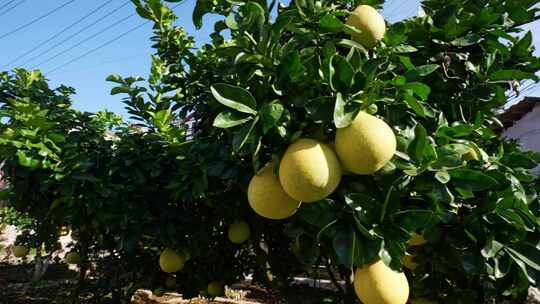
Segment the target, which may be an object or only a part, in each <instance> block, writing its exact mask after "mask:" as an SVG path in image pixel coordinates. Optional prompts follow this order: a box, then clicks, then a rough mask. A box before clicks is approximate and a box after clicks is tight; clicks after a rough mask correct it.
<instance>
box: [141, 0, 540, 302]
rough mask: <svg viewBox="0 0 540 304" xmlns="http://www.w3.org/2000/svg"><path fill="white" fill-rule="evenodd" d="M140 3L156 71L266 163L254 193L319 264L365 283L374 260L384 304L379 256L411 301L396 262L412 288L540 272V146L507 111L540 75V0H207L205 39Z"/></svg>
mask: <svg viewBox="0 0 540 304" xmlns="http://www.w3.org/2000/svg"><path fill="white" fill-rule="evenodd" d="M169 2H175V1H169ZM135 3H136V4H137V10H138V12H139V14H140V15H141V16H142V17H144V18H147V19H150V20H152V21H154V23H155V26H154V29H155V34H156V36H155V37H154V40H155V41H156V43H155V48H156V55H155V56H154V58H153V70H152V71H153V74H152V75H153V76H151V78H150V82H152V78H153V77H154V78H155V75H159V76H160V77H159V79H160V81H161V86H162V88H163V90H164V92H163V93H164V94H165V93H168V96H169V98H167V103H166V104H165V106H166V107H167V108H169V109H171V111H173V112H175V113H178V116H179V119H180V120H183V121H185V120H190V121H191V123H190V131H191V133H192V138H193V140H194V145H197V144H199V143H201V142H206V141H208V140H210V141H211V142H219V144H220V146H221V149H222V150H223V151H226V153H227V155H229V157H230V160H231V163H230V164H229V165H230V166H232V167H231V168H238V167H240V168H243V170H247V168H248V167H249V169H250V170H251V171H250V172H251V175H254V176H255V177H253V178H252V180H251V183H250V187H249V189H248V193H245V194H242V193H238V194H237V195H236V200H237V201H240V202H243V204H244V205H248V203H249V205H250V206H251V207H252V209H253V211H254V212H253V214H252V215H253V216H255V217H257V216H261V215H262V216H263V217H264V218H267V220H266V223H268V225H274V224H275V223H276V219H283V218H287V217H288V216H289V217H288V218H287V219H286V220H281V221H279V223H281V225H278V226H274V227H273V229H276V230H279V231H283V232H284V233H286V234H287V236H288V237H289V238H288V239H287V242H290V243H291V248H292V251H293V252H294V253H295V255H296V256H297V258H298V259H299V261H301V262H302V263H303V264H304V265H307V266H311V265H314V264H316V263H321V261H322V262H323V263H326V262H328V263H329V264H328V265H330V266H338V268H339V272H340V274H341V277H342V278H344V279H346V280H347V281H349V283H351V282H350V274H351V273H353V272H354V271H355V269H359V270H357V271H356V282H357V283H358V284H356V285H355V287H356V291H357V293H358V295H359V296H360V298H361V299H362V300H363V301H364V302H366V303H378V302H377V301H376V300H373V299H374V298H376V297H378V296H381V295H380V294H379V295H372V294H369V292H366V291H365V290H366V289H369V288H370V287H373V286H375V285H376V284H375V283H376V282H373V283H374V284H372V285H370V286H362V285H364V283H362V282H369V280H370V278H371V277H372V276H376V275H374V274H373V273H379V272H380V273H383V275H382V277H387V280H388V282H385V283H386V286H394V287H395V288H397V289H395V290H403V289H406V290H403V291H402V292H401V291H396V293H398V294H399V293H402V294H403V295H404V296H403V297H404V298H405V299H406V294H407V292H408V288H405V287H403V286H405V285H406V282H403V277H396V276H394V274H388V275H384V273H386V271H387V269H386V268H391V269H393V270H395V271H405V272H406V274H407V278H408V281H409V284H410V285H411V288H412V291H411V298H413V299H415V298H416V299H418V298H423V299H428V300H432V301H443V302H445V303H446V302H448V303H454V302H456V303H458V302H459V303H478V302H481V301H483V300H485V299H487V298H490V297H523V295H524V294H525V293H526V290H527V287H528V286H529V285H530V284H533V283H534V282H535V279H536V276H537V272H538V270H540V268H539V263H538V262H539V260H538V258H539V253H538V241H539V239H538V211H539V210H538V206H539V205H538V198H537V194H536V191H537V190H538V185H539V184H538V180H537V179H536V178H535V177H533V176H531V175H530V174H529V173H528V170H529V169H531V168H532V167H534V166H535V165H536V164H537V163H538V156H537V155H535V154H533V153H530V152H523V151H520V150H519V148H518V146H517V145H516V143H513V142H509V141H506V140H504V139H503V138H502V137H501V136H500V130H501V124H500V122H499V121H498V119H497V117H496V110H497V109H499V108H500V107H502V106H503V105H504V104H505V103H506V101H507V97H506V94H505V92H507V91H508V90H512V89H515V87H516V84H517V83H519V82H521V81H524V80H527V79H532V80H538V78H537V76H535V74H534V73H535V72H537V71H538V70H539V68H540V61H539V59H538V58H537V57H534V56H533V55H532V51H533V48H532V34H531V33H530V32H527V33H524V34H518V33H520V32H521V30H520V26H522V25H524V24H527V23H529V22H532V21H534V20H536V19H538V16H537V11H538V9H537V8H534V6H535V5H536V4H537V1H519V2H518V1H463V0H454V1H439V0H432V1H424V2H423V3H422V9H423V11H422V15H421V16H419V17H415V18H411V19H408V20H404V21H401V22H397V23H394V24H385V22H384V20H382V17H381V16H380V15H379V14H378V13H377V12H376V11H375V10H374V9H373V8H380V7H381V5H382V1H377V0H373V1H310V0H302V1H292V2H291V3H289V4H287V5H283V4H279V3H277V2H275V1H271V2H266V1H225V0H223V1H219V0H218V1H212V2H209V1H203V0H199V1H197V5H196V7H195V10H194V12H193V22H194V23H195V25H196V26H198V27H200V26H201V25H202V21H203V16H204V15H205V14H207V13H213V14H218V15H221V16H223V18H222V19H221V20H219V21H217V22H216V23H215V24H214V29H215V32H214V33H213V34H211V39H212V42H211V43H208V44H205V45H204V46H202V47H201V48H200V49H198V50H196V51H193V50H192V49H193V45H194V40H193V38H192V37H189V36H187V35H186V33H185V32H184V31H183V29H182V28H181V27H176V26H174V25H173V24H174V23H173V22H174V20H175V18H174V16H173V13H172V12H171V10H170V9H168V8H167V7H166V6H164V4H163V3H160V1H145V2H140V1H135ZM381 20H382V21H381ZM386 26H388V28H387V29H385V28H386ZM169 102H170V104H169ZM261 169H262V171H260V170H261ZM244 172H246V171H244ZM257 172H259V174H256V173H257ZM209 191H213V189H212V188H209ZM299 203H301V205H300V207H299V208H298V211H297V212H296V213H295V211H296V210H295V209H296V207H298V204H299ZM255 214H257V215H255ZM293 214H294V215H293ZM272 219H273V220H272ZM264 237H265V236H264V235H263V238H264ZM378 261H379V262H378ZM381 261H382V265H383V266H381ZM269 262H270V266H271V267H273V266H274V265H275V264H278V263H279V260H277V261H276V260H274V263H272V258H270V261H269ZM403 265H405V266H408V269H406V268H404V267H403ZM276 267H277V265H276ZM379 268H380V269H381V270H378V269H379ZM328 269H329V270H332V269H333V268H332V267H329V268H328ZM366 277H367V278H366ZM394 277H395V279H394ZM383 281H384V280H383ZM368 285H369V284H368ZM347 286H349V287H350V286H352V285H351V284H348V285H347ZM349 289H350V288H349ZM388 289H391V288H388ZM363 290H364V291H363ZM392 291H393V290H392ZM382 296H383V297H384V295H382ZM403 297H402V298H403ZM370 301H371V302H370ZM373 301H375V302H373ZM381 301H382V300H381ZM388 301H390V302H388V303H401V301H402V299H397V300H395V302H392V301H391V300H388ZM384 303H387V302H384Z"/></svg>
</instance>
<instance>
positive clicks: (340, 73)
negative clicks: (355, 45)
mask: <svg viewBox="0 0 540 304" xmlns="http://www.w3.org/2000/svg"><path fill="white" fill-rule="evenodd" d="M353 77H354V69H353V67H352V65H351V64H350V63H349V62H348V61H347V59H346V58H345V57H343V56H340V55H334V56H332V58H331V59H330V87H331V88H332V89H333V90H335V91H338V92H345V91H347V90H348V89H349V88H350V86H351V84H352V80H353Z"/></svg>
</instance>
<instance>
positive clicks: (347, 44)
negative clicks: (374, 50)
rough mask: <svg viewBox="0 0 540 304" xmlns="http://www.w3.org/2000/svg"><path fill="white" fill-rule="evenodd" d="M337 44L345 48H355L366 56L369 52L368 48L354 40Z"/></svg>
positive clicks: (340, 41)
mask: <svg viewBox="0 0 540 304" xmlns="http://www.w3.org/2000/svg"><path fill="white" fill-rule="evenodd" d="M336 44H337V45H340V46H343V47H348V48H355V49H357V50H359V51H360V52H362V54H364V55H366V56H367V54H368V51H367V50H366V48H365V47H364V46H363V45H361V44H360V43H358V42H356V41H354V40H350V39H340V40H337V41H336Z"/></svg>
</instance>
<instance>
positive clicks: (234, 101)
mask: <svg viewBox="0 0 540 304" xmlns="http://www.w3.org/2000/svg"><path fill="white" fill-rule="evenodd" d="M210 89H211V91H212V95H213V96H214V98H215V99H216V100H217V101H218V102H219V103H221V104H222V105H224V106H227V107H229V108H232V109H235V110H237V111H239V112H242V113H248V114H257V111H256V110H255V109H256V108H257V102H256V101H255V98H254V97H253V95H251V93H250V92H249V91H248V90H246V89H243V88H241V87H237V86H232V85H228V84H224V83H218V84H215V85H213V86H212V87H210Z"/></svg>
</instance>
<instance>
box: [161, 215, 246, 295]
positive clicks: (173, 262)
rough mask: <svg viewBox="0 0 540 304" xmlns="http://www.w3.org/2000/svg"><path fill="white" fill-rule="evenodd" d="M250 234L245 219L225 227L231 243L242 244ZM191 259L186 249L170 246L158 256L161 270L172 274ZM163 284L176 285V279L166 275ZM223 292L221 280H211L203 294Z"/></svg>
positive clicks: (182, 267) (221, 293)
mask: <svg viewBox="0 0 540 304" xmlns="http://www.w3.org/2000/svg"><path fill="white" fill-rule="evenodd" d="M250 236H251V229H250V227H249V224H248V223H246V222H245V221H236V222H233V223H231V224H230V225H229V226H228V229H227V237H228V239H229V241H230V242H231V243H233V244H243V243H244V242H246V241H247V240H248V239H249V237H250ZM190 259H191V254H190V252H189V251H187V250H181V252H179V251H177V250H174V249H172V248H165V249H164V250H163V251H162V252H161V254H160V256H159V266H160V268H161V270H162V271H163V272H166V273H169V274H171V275H172V274H174V273H176V272H178V271H181V270H182V269H184V265H185V263H186V262H188V261H189V260H190ZM165 285H166V286H167V287H169V288H172V287H174V286H175V285H176V279H175V278H174V277H173V276H169V277H167V280H166V282H165ZM224 292H225V290H224V284H223V282H221V281H212V282H210V283H209V284H208V286H207V288H206V291H205V292H204V293H205V294H208V295H209V296H211V297H217V296H220V295H223V294H224Z"/></svg>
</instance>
